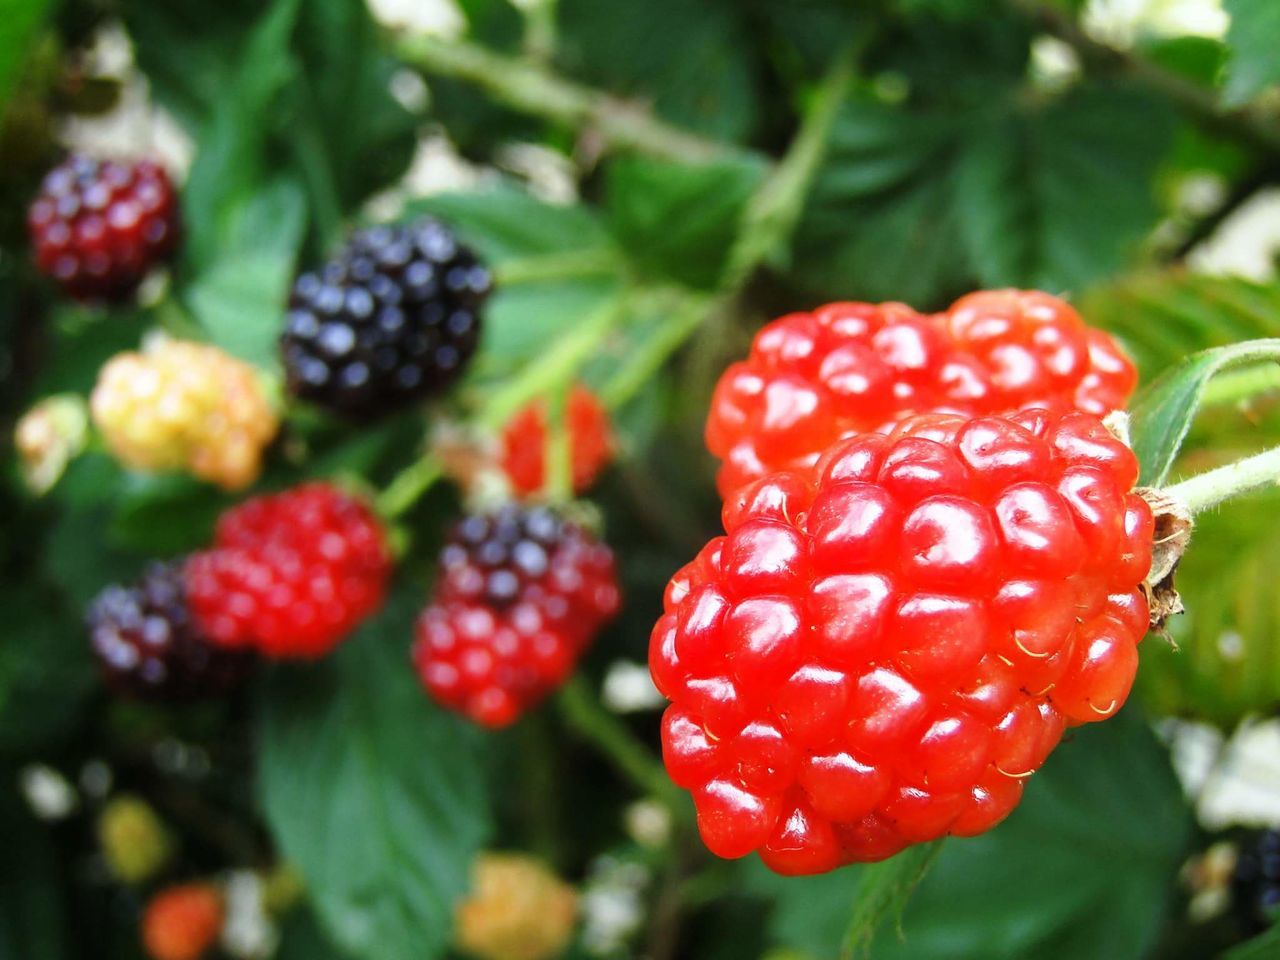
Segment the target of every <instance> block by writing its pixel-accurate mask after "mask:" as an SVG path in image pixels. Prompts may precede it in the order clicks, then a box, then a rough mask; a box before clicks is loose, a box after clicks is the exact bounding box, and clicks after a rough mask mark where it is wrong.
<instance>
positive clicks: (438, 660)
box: [413, 506, 620, 727]
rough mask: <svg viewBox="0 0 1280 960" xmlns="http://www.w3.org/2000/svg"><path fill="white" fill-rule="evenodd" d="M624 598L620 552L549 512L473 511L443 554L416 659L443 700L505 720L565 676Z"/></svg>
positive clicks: (498, 723)
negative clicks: (620, 587) (616, 560)
mask: <svg viewBox="0 0 1280 960" xmlns="http://www.w3.org/2000/svg"><path fill="white" fill-rule="evenodd" d="M619 602H620V594H619V591H618V582H617V578H616V576H615V573H614V561H613V551H611V550H610V549H609V548H608V547H607V546H605V545H604V544H603V543H601V542H599V541H598V540H596V539H595V538H594V537H592V536H591V535H590V534H588V533H587V532H586V531H584V530H583V529H581V528H580V527H578V526H576V525H575V524H572V523H569V522H567V521H565V520H563V519H562V518H561V517H560V516H559V515H557V514H556V513H555V512H553V511H552V510H549V509H548V508H546V507H529V508H524V507H517V506H506V507H503V508H501V509H499V510H498V511H496V512H494V513H490V514H473V515H472V516H469V517H467V518H466V519H464V520H463V521H462V522H461V523H459V524H458V526H457V527H456V528H455V529H454V531H453V534H452V535H451V537H450V539H449V542H448V543H447V544H446V546H445V548H444V550H443V551H442V552H441V555H440V578H439V581H438V583H437V584H436V589H435V594H434V596H433V597H432V601H431V604H430V606H428V607H427V608H426V610H425V611H423V613H422V616H421V617H420V618H419V620H418V626H417V639H416V642H415V644H414V648H413V659H414V664H415V666H416V667H417V669H418V673H419V675H420V676H421V678H422V682H423V684H424V685H425V686H426V688H427V690H428V691H429V692H430V693H431V695H432V696H433V697H435V699H436V700H438V701H439V702H440V703H441V704H443V705H444V706H446V707H449V708H450V709H453V710H458V711H460V712H462V713H464V714H466V715H467V716H468V717H470V718H471V719H472V720H474V721H476V722H477V723H480V724H483V725H484V726H487V727H502V726H506V725H507V724H509V723H511V722H513V721H514V720H516V719H517V718H518V717H519V716H520V714H522V713H523V712H524V711H525V710H527V709H528V708H529V707H531V706H533V705H534V704H536V703H538V702H539V701H540V700H542V699H543V698H544V697H545V696H546V695H547V694H548V693H550V692H551V691H552V690H554V689H555V688H556V687H558V686H559V685H560V684H561V683H563V682H564V680H565V679H566V678H567V677H568V676H569V674H570V673H572V672H573V668H574V666H575V665H576V664H577V662H578V658H579V657H580V656H581V655H582V652H583V651H584V650H585V649H586V648H587V646H588V645H589V644H590V643H591V641H592V640H594V639H595V636H596V634H597V633H598V632H599V631H600V628H601V627H602V626H603V625H604V624H605V623H606V622H608V621H609V620H610V619H612V618H613V616H614V614H615V613H617V611H618V605H619Z"/></svg>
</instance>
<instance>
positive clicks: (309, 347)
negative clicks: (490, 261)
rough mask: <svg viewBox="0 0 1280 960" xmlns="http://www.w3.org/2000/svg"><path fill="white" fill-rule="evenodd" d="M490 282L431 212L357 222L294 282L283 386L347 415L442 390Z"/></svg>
mask: <svg viewBox="0 0 1280 960" xmlns="http://www.w3.org/2000/svg"><path fill="white" fill-rule="evenodd" d="M491 288H492V281H491V279H490V276H489V271H488V270H487V269H486V268H485V267H484V265H483V264H481V263H480V261H479V260H478V259H477V258H476V256H475V254H474V253H472V251H471V250H470V249H468V248H467V247H465V246H463V245H462V244H460V243H458V241H457V239H456V238H455V237H454V235H453V232H452V231H451V230H450V229H449V228H448V227H446V226H445V225H444V224H442V223H440V222H439V221H438V220H433V219H431V218H424V219H421V220H418V221H416V222H414V223H411V224H407V225H397V226H379V227H372V228H369V229H367V230H361V231H359V232H358V233H356V234H355V235H354V236H353V237H352V238H351V241H350V242H349V243H348V244H347V247H346V248H345V249H344V250H343V251H342V252H341V253H340V254H339V255H338V256H337V257H336V258H334V259H333V260H331V261H329V263H327V264H325V265H324V266H323V267H322V268H320V269H319V270H317V271H311V272H307V273H303V274H302V275H301V276H299V277H298V279H297V280H296V281H295V282H294V285H293V293H292V295H291V296H290V298H289V312H288V315H287V317H286V320H285V329H284V334H283V335H282V337H281V341H280V343H281V353H282V355H283V359H284V368H285V375H286V377H287V380H288V385H289V389H290V391H291V392H292V393H293V394H294V395H295V396H298V397H301V398H303V399H306V400H310V401H312V402H314V403H316V404H317V405H319V406H322V407H325V408H326V409H329V410H331V411H333V412H336V413H341V414H344V415H347V416H351V417H368V416H375V415H379V414H383V413H390V412H393V411H395V410H398V409H400V408H403V407H405V406H406V405H408V404H410V403H412V402H414V401H415V400H420V399H423V398H425V397H428V396H431V395H433V394H436V393H439V392H441V391H443V390H444V389H445V388H446V387H448V386H449V385H450V384H451V383H452V382H453V381H454V380H455V379H457V377H458V375H459V373H460V372H461V371H462V369H463V367H464V366H465V365H466V362H467V360H468V359H469V358H470V356H471V354H472V353H474V352H475V349H476V345H477V343H478V342H479V339H480V309H481V307H482V306H483V305H484V301H485V298H486V297H487V296H488V295H489V292H490V289H491Z"/></svg>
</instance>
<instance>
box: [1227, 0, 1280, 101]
mask: <svg viewBox="0 0 1280 960" xmlns="http://www.w3.org/2000/svg"><path fill="white" fill-rule="evenodd" d="M1223 7H1224V9H1225V10H1226V11H1227V13H1228V14H1230V15H1231V25H1230V27H1229V28H1228V29H1227V46H1228V47H1230V48H1231V60H1230V63H1229V64H1228V68H1227V83H1226V86H1225V87H1224V88H1223V91H1222V99H1223V100H1224V101H1225V102H1226V103H1227V104H1228V105H1229V106H1239V105H1241V104H1243V103H1244V102H1246V101H1247V100H1250V99H1252V98H1253V97H1254V96H1255V95H1256V94H1258V93H1259V92H1260V91H1262V90H1263V89H1264V88H1266V87H1269V86H1271V85H1272V84H1276V83H1280V58H1277V57H1276V50H1277V49H1280V4H1276V3H1275V2H1274V0H1223Z"/></svg>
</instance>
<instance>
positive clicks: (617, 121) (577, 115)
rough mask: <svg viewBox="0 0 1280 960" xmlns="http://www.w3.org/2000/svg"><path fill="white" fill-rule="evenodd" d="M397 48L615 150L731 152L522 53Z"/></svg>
mask: <svg viewBox="0 0 1280 960" xmlns="http://www.w3.org/2000/svg"><path fill="white" fill-rule="evenodd" d="M397 48H398V52H399V55H400V58H401V59H402V60H404V61H405V62H407V63H409V64H411V65H412V66H414V67H416V68H417V69H418V70H419V71H421V72H422V73H424V74H426V75H428V76H439V77H449V78H451V79H454V80H461V81H463V82H464V83H469V84H471V85H473V86H476V87H479V88H480V89H481V90H483V91H484V92H485V93H487V94H489V96H490V97H492V98H493V99H494V100H496V101H497V102H499V103H501V104H502V105H504V106H506V107H508V108H510V109H512V110H515V111H517V112H519V113H527V114H530V115H532V116H535V117H541V118H542V119H544V120H549V121H551V122H553V123H560V124H564V125H565V126H568V127H572V128H573V129H574V130H590V131H591V132H593V133H594V134H596V135H598V136H599V138H600V139H601V141H602V142H603V143H604V144H605V145H606V146H607V147H609V148H611V149H614V150H638V151H640V152H642V153H648V154H652V155H653V156H656V157H663V158H665V159H668V160H677V161H681V162H685V163H705V162H706V161H708V160H712V159H714V158H716V157H720V156H724V155H726V154H730V153H733V152H735V148H734V147H733V146H731V145H729V144H725V143H721V142H719V141H716V140H708V139H706V138H705V137H701V136H698V135H697V134H694V133H690V132H688V131H686V130H682V129H680V128H679V127H676V126H673V125H672V124H669V123H666V122H665V121H662V120H659V119H658V118H656V117H655V116H654V115H653V113H652V112H651V111H649V110H648V109H647V108H645V107H642V106H639V105H636V104H632V103H627V102H626V101H623V100H620V99H618V98H616V97H612V96H610V95H608V94H606V93H602V92H600V91H598V90H593V89H592V88H590V87H585V86H581V85H579V84H576V83H573V82H571V81H569V80H566V79H564V78H562V77H560V76H558V75H556V74H555V73H553V72H552V71H550V70H548V69H546V68H545V67H543V66H541V65H539V64H536V63H532V62H530V61H528V60H526V59H523V58H518V57H507V56H503V55H502V54H498V53H493V52H492V51H490V50H486V49H485V48H484V47H481V46H477V45H475V44H471V43H467V42H465V41H453V40H442V39H439V38H438V37H430V36H413V37H403V38H401V39H400V40H399V42H398V43H397Z"/></svg>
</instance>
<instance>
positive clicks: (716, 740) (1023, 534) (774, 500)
mask: <svg viewBox="0 0 1280 960" xmlns="http://www.w3.org/2000/svg"><path fill="white" fill-rule="evenodd" d="M1137 476H1138V464H1137V460H1136V459H1135V457H1134V456H1133V454H1132V452H1131V451H1130V450H1129V449H1128V447H1126V446H1125V445H1124V444H1123V443H1121V442H1120V441H1119V440H1117V439H1116V438H1114V437H1113V436H1112V435H1111V434H1110V433H1109V432H1108V431H1107V430H1106V428H1105V427H1103V425H1102V424H1101V423H1100V422H1099V421H1098V420H1097V419H1095V418H1094V417H1092V416H1089V415H1086V414H1081V413H1071V414H1067V415H1058V414H1051V413H1049V412H1047V411H1043V410H1032V411H1027V412H1024V413H1019V414H1016V415H1014V416H1012V417H1009V418H1003V417H979V418H973V419H969V418H966V417H963V416H959V415H953V414H924V415H919V416H916V417H913V418H910V419H908V420H905V421H903V422H902V423H900V424H899V425H898V426H897V427H896V428H894V430H893V431H892V432H891V433H890V434H889V435H883V434H863V435H861V436H857V437H853V438H851V439H848V440H845V441H843V442H840V443H836V444H835V445H833V446H832V447H831V448H830V449H829V450H827V451H826V452H825V453H824V454H823V456H822V457H821V459H820V460H819V461H818V463H817V464H816V466H815V467H814V468H813V469H812V470H809V471H805V472H797V473H786V472H783V473H777V474H773V475H771V476H769V477H766V478H765V479H762V480H760V481H758V482H756V483H755V484H753V485H750V486H748V487H746V488H745V489H743V490H742V491H741V492H740V493H739V494H738V495H736V496H735V497H734V498H732V499H731V500H730V501H729V502H728V503H726V505H725V509H724V525H725V531H726V534H727V535H726V536H723V537H718V538H716V539H715V540H713V541H711V542H710V543H709V544H708V545H707V546H706V547H705V548H704V549H703V550H702V552H701V553H700V554H699V555H698V557H697V558H696V559H695V560H694V561H693V562H692V563H690V564H689V565H688V566H686V567H685V568H684V569H682V570H681V571H679V572H678V573H677V574H676V575H675V577H674V578H673V579H672V580H671V582H670V584H669V585H668V587H667V592H666V597H665V613H664V614H663V616H662V618H661V619H660V620H659V621H658V624H657V626H656V627H655V629H654V632H653V638H652V642H651V647H650V668H651V670H652V673H653V677H654V681H655V682H656V684H657V686H658V688H659V690H661V691H662V693H663V694H664V695H665V696H666V697H667V698H668V699H670V700H671V701H673V702H672V705H671V706H670V707H669V708H668V710H667V713H666V716H665V718H664V721H663V733H662V741H663V753H664V758H665V761H666V764H667V769H668V771H669V773H670V774H671V777H672V779H673V780H675V781H676V783H677V784H679V785H680V786H683V787H685V788H687V789H689V790H691V791H692V793H693V797H694V801H695V804H696V806H697V810H698V823H699V827H700V829H701V832H702V836H703V838H704V840H705V841H706V843H707V846H708V847H710V849H711V850H712V851H714V852H715V853H717V854H719V855H722V856H726V857H738V856H743V855H745V854H747V853H750V852H751V851H753V850H759V851H760V853H761V855H762V857H763V858H764V860H765V862H766V863H767V864H768V865H769V866H770V867H772V868H773V869H774V870H776V871H778V872H780V873H815V872H821V871H825V870H830V869H832V868H834V867H836V866H839V865H840V864H843V863H848V862H853V861H867V860H879V859H883V858H885V857H888V856H890V855H891V854H893V853H895V852H897V851H898V850H899V849H901V848H902V847H904V846H906V845H908V844H911V843H917V842H922V841H927V840H930V839H933V838H936V837H940V836H942V835H944V834H948V833H951V834H956V835H961V836H967V835H973V834H977V833H981V832H983V831H985V830H987V829H989V828H990V827H992V826H993V825H994V824H996V823H998V822H999V821H1000V820H1001V819H1003V818H1004V817H1005V816H1006V815H1007V814H1008V813H1009V811H1010V810H1012V809H1013V807H1014V806H1015V805H1016V804H1017V802H1018V800H1019V798H1020V796H1021V793H1022V784H1023V780H1024V778H1025V777H1027V776H1029V775H1030V774H1031V773H1032V772H1033V771H1035V770H1036V768H1037V767H1039V765H1040V764H1041V762H1042V761H1043V760H1044V759H1045V757H1046V756H1047V755H1048V754H1049V752H1050V751H1051V750H1052V749H1053V747H1054V746H1055V745H1056V743H1057V742H1058V739H1059V738H1060V737H1061V735H1062V732H1063V729H1064V728H1065V727H1066V726H1068V725H1070V724H1079V723H1088V722H1091V721H1095V720H1102V719H1105V718H1106V717H1109V716H1111V715H1112V714H1114V713H1115V711H1116V710H1118V709H1119V707H1120V705H1121V704H1122V703H1123V702H1124V700H1125V698H1126V696H1127V695H1128V692H1129V688H1130V686H1131V684H1132V682H1133V678H1134V672H1135V670H1136V667H1137V658H1138V652H1137V645H1138V643H1139V641H1140V640H1141V639H1142V637H1143V635H1144V633H1145V632H1146V629H1147V620H1148V609H1147V601H1146V599H1145V596H1144V594H1143V592H1142V590H1141V589H1140V586H1141V584H1142V583H1143V581H1144V579H1145V578H1146V575H1147V571H1148V568H1149V566H1150V558H1151V539H1152V529H1153V520H1152V514H1151V511H1150V509H1149V508H1148V506H1147V504H1146V502H1145V501H1143V500H1142V499H1141V497H1139V496H1137V495H1136V494H1133V493H1131V492H1130V491H1131V490H1132V488H1133V485H1134V483H1135V481H1136V479H1137Z"/></svg>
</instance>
